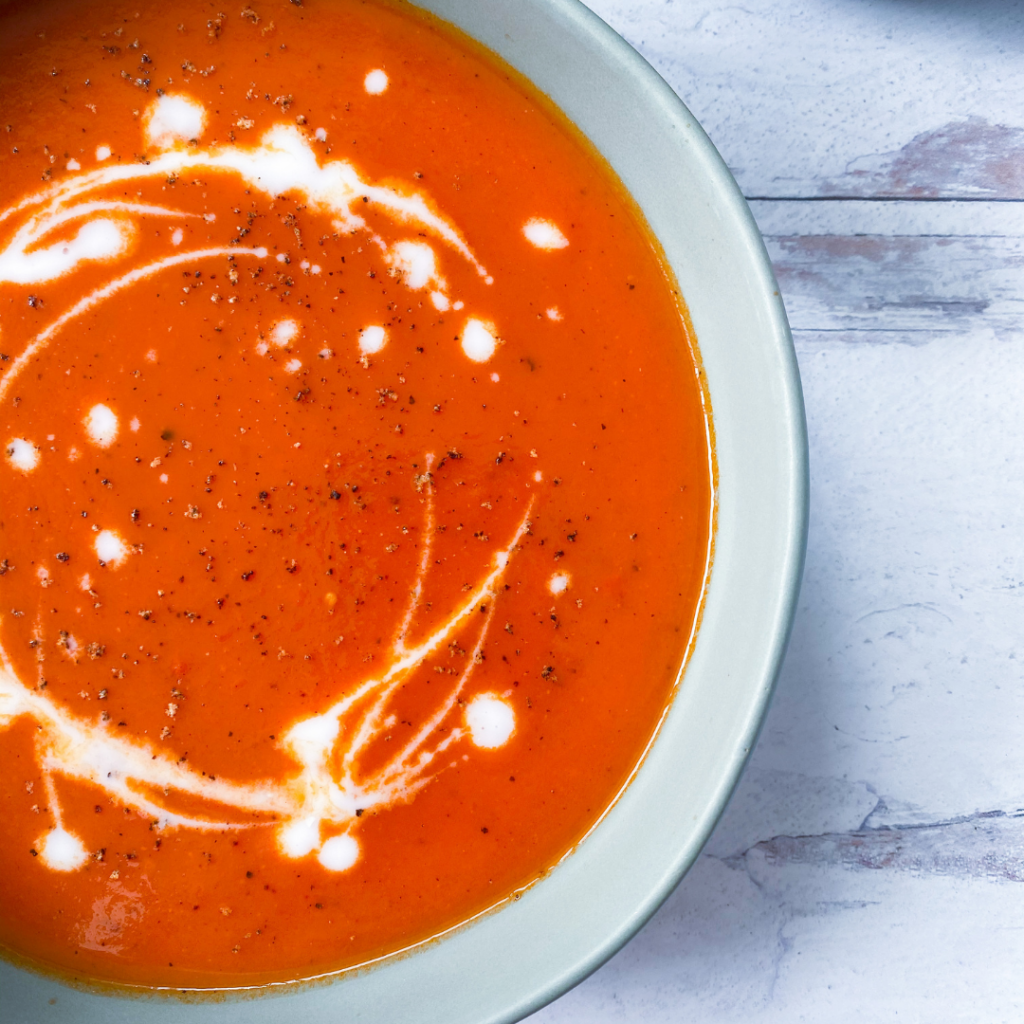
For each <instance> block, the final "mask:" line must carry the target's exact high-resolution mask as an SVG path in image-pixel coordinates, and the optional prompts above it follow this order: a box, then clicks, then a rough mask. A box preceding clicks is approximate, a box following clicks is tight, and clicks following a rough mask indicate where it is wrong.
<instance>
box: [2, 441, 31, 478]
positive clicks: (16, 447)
mask: <svg viewBox="0 0 1024 1024" xmlns="http://www.w3.org/2000/svg"><path fill="white" fill-rule="evenodd" d="M7 458H8V460H9V461H10V463H11V465H12V466H14V468H15V469H20V470H21V471H22V472H23V473H29V472H31V471H32V470H33V469H35V468H36V466H38V465H39V449H38V448H36V446H35V445H34V444H33V443H32V442H31V441H26V440H25V439H24V438H22V437H15V438H12V440H11V442H10V443H9V444H8V445H7Z"/></svg>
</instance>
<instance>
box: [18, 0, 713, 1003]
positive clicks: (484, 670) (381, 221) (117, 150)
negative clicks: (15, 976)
mask: <svg viewBox="0 0 1024 1024" xmlns="http://www.w3.org/2000/svg"><path fill="white" fill-rule="evenodd" d="M225 10H226V11H227V13H225ZM0 139H2V141H3V146H2V150H0V190H2V191H0V445H2V448H0V475H2V481H3V482H2V488H0V495H2V497H0V817H2V820H3V822H4V828H3V832H2V835H0V946H3V947H4V948H5V949H7V950H8V951H9V952H10V953H11V954H12V955H14V956H17V957H21V958H24V959H25V960H27V961H29V962H32V963H36V964H41V965H44V966H48V967H50V968H52V969H56V970H59V971H63V972H68V973H70V974H72V975H73V976H75V977H79V978H87V979H98V980H100V981H106V982H111V983H115V984H127V985H142V986H169V987H174V988H189V987H198V988H204V987H217V986H237V985H260V984H264V983H269V982H271V981H282V980H288V979H300V978H308V977H314V976H317V975H322V974H325V973H329V972H334V971H338V970H343V969H345V968H348V967H352V966H355V965H359V964H364V963H367V962H369V961H371V960H374V959H376V958H380V957H382V956H386V955H388V954H393V953H396V952H398V951H401V950H404V949H409V948H411V947H412V946H414V945H415V944H417V943H420V942H423V941H426V940H429V939H430V938H432V937H434V936H437V935H439V934H441V933H443V932H444V931H445V930H446V929H450V928H451V927H453V926H455V925H458V924H460V923H462V922H465V921H467V920H469V919H471V918H472V917H474V916H475V915H478V914H480V913H482V912H484V911H486V910H489V909H493V908H497V907H501V906H502V905H503V904H508V906H507V907H505V909H503V910H502V911H501V912H502V913H515V912H516V908H515V900H516V899H517V898H518V895H519V894H520V893H521V892H522V890H523V889H524V888H525V887H528V886H530V885H531V884H532V883H534V882H535V881H536V880H537V879H538V878H541V877H542V876H543V875H544V874H545V872H547V871H549V870H550V869H551V868H552V867H554V866H555V865H556V864H557V863H558V861H559V860H560V859H561V858H562V857H563V856H565V855H566V853H567V852H569V851H571V850H572V848H573V847H574V846H575V845H576V844H577V843H578V842H579V841H580V840H581V839H582V838H584V837H585V836H586V834H587V832H588V831H589V830H590V829H591V828H592V827H593V826H594V825H595V823H597V822H598V821H599V820H600V819H601V817H602V815H603V814H604V813H605V812H606V811H607V809H608V808H609V807H610V806H611V804H612V803H613V802H614V800H615V799H616V797H617V795H618V794H619V793H620V792H621V791H622V789H623V787H624V786H625V785H626V784H627V783H628V781H629V779H630V778H631V776H632V773H633V772H634V771H635V770H636V768H637V766H638V764H639V763H640V761H641V760H642V758H643V755H644V752H645V750H646V748H647V746H648V744H649V743H650V741H651V739H652V737H653V736H654V734H655V733H656V731H657V727H658V723H659V721H660V720H661V718H662V716H663V715H664V713H665V711H666V708H667V707H668V705H669V703H670V701H671V698H672V694H673V692H674V688H675V686H676V682H677V679H678V675H679V671H680V668H681V665H682V662H683V660H684V658H685V656H686V653H687V651H688V649H689V646H690V644H691V643H692V638H693V636H694V633H695V629H696V623H697V621H698V617H699V608H700V602H701V595H702V592H703V587H704V583H705V579H706V575H707V572H708V567H709V553H710V550H711V540H712V536H711V534H712V522H713V504H714V502H713V478H712V474H713V470H712V465H713V462H712V458H711V454H710V453H711V442H710V424H709V418H708V413H707V407H706V403H705V401H704V400H703V384H702V379H701V373H700V367H699V361H698V358H697V355H696V349H695V345H694V342H693V339H692V337H691V335H690V333H689V331H688V327H687V321H686V317H685V312H684V309H683V305H682V300H681V298H680V296H679V295H678V293H677V292H676V290H675V286H674V283H673V281H672V279H671V277H670V275H669V274H668V272H667V271H666V269H665V268H664V266H663V263H662V261H661V258H660V255H659V250H658V248H657V245H656V243H655V242H654V241H653V240H652V238H651V236H650V234H649V233H648V231H647V230H646V228H645V226H644V224H643V222H642V219H641V217H640V216H639V215H638V213H637V211H636V210H635V208H634V207H633V205H632V204H631V201H630V200H629V197H628V196H627V195H626V194H625V193H624V191H623V190H622V187H621V185H620V184H619V183H618V182H617V181H616V179H615V178H614V176H613V175H612V173H611V172H610V171H609V169H608V168H607V167H606V166H605V165H604V164H603V163H602V162H601V160H600V159H599V158H598V157H597V156H596V155H595V154H594V153H593V152H592V151H591V150H590V148H589V147H588V145H587V144H586V143H585V142H584V141H583V140H582V139H581V137H580V136H579V135H578V133H577V132H576V131H575V130H574V129H573V128H572V127H571V126H570V125H568V124H567V123H565V121H564V120H563V119H562V118H561V116H560V115H558V113H557V112H556V111H554V110H553V109H552V107H551V105H550V104H549V103H548V102H547V101H546V100H545V99H544V98H543V97H541V96H538V95H537V94H535V93H534V92H533V91H531V89H530V88H529V87H528V86H527V85H526V84H525V83H523V82H522V81H521V80H520V79H519V78H518V77H516V76H515V75H514V74H513V73H511V72H510V71H509V69H508V68H506V67H504V66H503V65H502V64H501V63H500V62H499V61H497V60H496V59H494V58H493V57H491V56H490V55H488V54H487V53H485V52H483V51H482V50H480V49H479V48H478V47H476V46H475V45H474V44H472V43H470V42H468V41H467V40H465V39H463V38H461V37H460V36H459V35H458V34H457V33H455V32H453V31H451V30H449V29H446V28H445V27H444V26H443V25H441V24H439V23H437V22H434V21H432V20H430V19H429V18H427V17H425V16H423V15H422V14H417V13H416V12H415V10H414V9H412V8H409V7H408V6H404V5H399V4H389V3H377V2H372V3H367V2H356V0H305V2H302V3H297V2H295V0H292V2H285V0H274V2H271V0H254V2H253V3H252V4H251V5H248V6H245V7H244V9H242V10H241V11H239V10H238V8H237V5H236V6H234V7H231V8H223V9H222V8H221V7H219V6H217V5H210V4H208V3H203V2H196V0H184V2H182V3H175V4H155V3H152V2H149V0H141V2H138V3H136V2H134V0H133V2H132V3H121V2H119V0H102V2H100V0H86V2H61V0H46V2H33V3H27V2H26V3H14V4H10V3H8V4H5V5H2V6H0ZM680 785H685V780H680Z"/></svg>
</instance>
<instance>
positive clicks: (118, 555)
mask: <svg viewBox="0 0 1024 1024" xmlns="http://www.w3.org/2000/svg"><path fill="white" fill-rule="evenodd" d="M93 547H95V549H96V555H97V557H98V558H99V560H100V561H101V562H106V563H107V565H120V564H121V562H123V561H124V560H125V558H127V557H128V547H127V545H126V544H125V542H124V541H123V540H121V538H120V537H119V536H118V535H117V534H116V533H115V532H114V531H113V530H100V532H99V533H97V534H96V540H95V542H94V544H93Z"/></svg>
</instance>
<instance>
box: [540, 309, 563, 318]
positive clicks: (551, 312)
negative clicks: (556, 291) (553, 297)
mask: <svg viewBox="0 0 1024 1024" xmlns="http://www.w3.org/2000/svg"><path fill="white" fill-rule="evenodd" d="M544 312H545V313H547V317H548V319H549V320H561V319H562V314H561V313H560V312H559V311H558V307H557V306H549V307H548V308H547V309H546V310H545V311H544Z"/></svg>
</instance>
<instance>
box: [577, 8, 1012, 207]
mask: <svg viewBox="0 0 1024 1024" xmlns="http://www.w3.org/2000/svg"><path fill="white" fill-rule="evenodd" d="M587 3H588V6H590V7H591V8H592V9H593V10H594V11H595V12H596V13H597V14H599V15H600V16H601V17H603V18H604V19H605V20H606V21H607V22H609V24H611V25H612V27H613V28H615V29H616V30H617V31H619V32H620V33H621V34H622V35H623V36H625V38H626V39H628V40H629V41H630V42H631V43H632V44H633V45H634V46H636V47H637V49H639V50H640V52H641V53H642V54H643V55H644V56H645V57H646V58H647V59H648V60H649V61H651V63H652V64H653V65H654V67H655V68H657V70H658V71H659V72H660V73H661V74H662V75H663V76H664V77H665V78H666V80H667V81H668V82H669V84H670V85H672V87H673V88H674V89H675V90H676V91H677V92H678V93H679V95H680V96H682V98H683V99H684V100H685V101H686V103H687V104H688V106H689V107H690V108H691V110H693V112H694V114H695V115H696V116H697V118H698V119H699V120H700V122H701V123H702V124H703V126H704V128H705V129H706V130H707V132H708V134H709V135H710V136H711V138H712V140H713V141H714V142H715V144H716V145H717V146H718V148H719V150H720V151H721V152H722V155H723V156H724V157H725V160H726V162H727V163H728V164H729V166H730V167H731V168H732V170H733V173H734V174H735V175H736V177H737V179H738V180H739V182H740V186H741V187H742V188H743V190H744V192H745V193H746V194H747V195H749V196H807V195H811V196H823V195H842V196H875V195H887V196H969V197H974V196H976V197H983V198H984V197H997V196H1001V197H1014V198H1018V199H1019V198H1024V105H1022V103H1021V97H1022V96H1024V4H1022V3H1020V2H1019V0H1005V2H1002V0H972V2H970V3H954V2H949V0H934V2H910V0H802V2H792V0H791V2H785V3H780V2H778V0H744V2H743V3H742V4H738V3H734V2H732V0H587Z"/></svg>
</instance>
